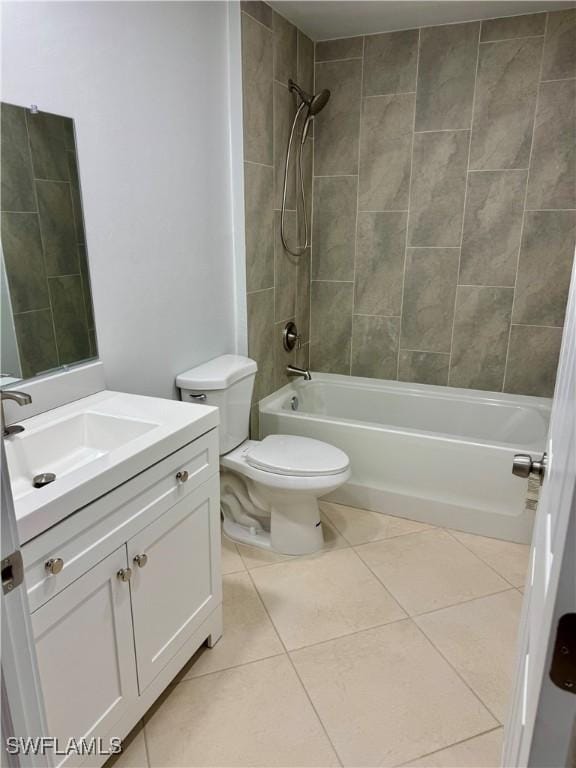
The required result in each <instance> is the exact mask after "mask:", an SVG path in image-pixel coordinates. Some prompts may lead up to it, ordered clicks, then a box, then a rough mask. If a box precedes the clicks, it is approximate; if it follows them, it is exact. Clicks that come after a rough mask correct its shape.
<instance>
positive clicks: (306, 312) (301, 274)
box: [296, 248, 311, 343]
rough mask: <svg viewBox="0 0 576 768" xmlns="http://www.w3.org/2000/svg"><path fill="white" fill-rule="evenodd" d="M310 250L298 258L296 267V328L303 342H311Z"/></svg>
mask: <svg viewBox="0 0 576 768" xmlns="http://www.w3.org/2000/svg"><path fill="white" fill-rule="evenodd" d="M310 258H311V255H310V248H307V249H306V251H305V252H304V253H303V254H302V255H301V256H299V257H298V265H297V267H296V326H297V328H298V333H299V334H300V336H301V337H302V342H303V343H306V342H307V341H309V340H310V280H311V270H310Z"/></svg>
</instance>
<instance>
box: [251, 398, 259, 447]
mask: <svg viewBox="0 0 576 768" xmlns="http://www.w3.org/2000/svg"><path fill="white" fill-rule="evenodd" d="M250 440H260V407H259V405H258V403H256V405H253V406H252V408H250Z"/></svg>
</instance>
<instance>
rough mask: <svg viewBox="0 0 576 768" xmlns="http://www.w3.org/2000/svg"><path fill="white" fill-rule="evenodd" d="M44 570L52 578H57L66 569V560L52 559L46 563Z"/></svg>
mask: <svg viewBox="0 0 576 768" xmlns="http://www.w3.org/2000/svg"><path fill="white" fill-rule="evenodd" d="M44 568H45V569H46V570H47V571H48V573H49V574H50V575H51V576H56V574H58V573H60V571H61V570H62V568H64V560H62V558H61V557H51V558H50V560H46V562H45V563H44Z"/></svg>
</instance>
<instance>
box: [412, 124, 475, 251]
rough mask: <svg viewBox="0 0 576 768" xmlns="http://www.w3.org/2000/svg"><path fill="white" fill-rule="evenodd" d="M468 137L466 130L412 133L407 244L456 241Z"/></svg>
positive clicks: (454, 243)
mask: <svg viewBox="0 0 576 768" xmlns="http://www.w3.org/2000/svg"><path fill="white" fill-rule="evenodd" d="M469 139H470V133H469V131H442V132H439V133H419V134H416V135H415V136H414V152H413V157H412V191H411V201H410V224H409V232H408V242H409V244H410V245H414V246H429V245H434V246H456V245H458V246H459V245H460V240H461V235H462V218H463V215H464V195H465V191H466V164H467V161H468V143H469Z"/></svg>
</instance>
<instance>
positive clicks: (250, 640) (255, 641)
mask: <svg viewBox="0 0 576 768" xmlns="http://www.w3.org/2000/svg"><path fill="white" fill-rule="evenodd" d="M222 582H223V590H224V631H223V633H222V637H221V638H220V640H219V641H218V642H217V643H216V645H215V646H214V648H206V647H203V648H202V649H201V650H200V652H199V653H198V655H197V658H195V659H194V661H193V664H192V665H191V667H190V670H189V671H188V672H187V673H186V675H185V679H188V678H191V677H198V675H205V674H206V673H207V672H216V671H217V670H220V669H227V668H228V667H236V666H238V665H239V664H246V663H247V662H250V661H257V660H258V659H264V658H266V657H267V656H274V655H275V654H279V653H284V648H283V646H282V643H281V642H280V640H279V639H278V635H277V634H276V630H275V629H274V627H273V625H272V622H271V621H270V619H269V618H268V614H267V613H266V611H265V610H264V606H263V605H262V602H261V600H260V598H259V597H258V593H257V592H256V590H255V589H254V585H253V584H252V580H251V579H250V576H249V575H248V574H247V573H245V572H244V573H233V574H228V575H227V576H224V578H223V579H222Z"/></svg>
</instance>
